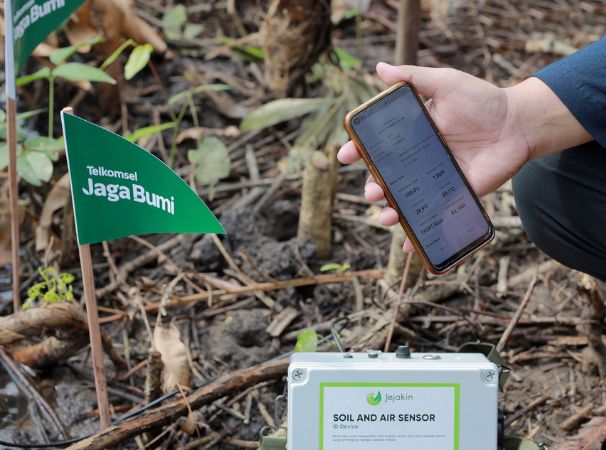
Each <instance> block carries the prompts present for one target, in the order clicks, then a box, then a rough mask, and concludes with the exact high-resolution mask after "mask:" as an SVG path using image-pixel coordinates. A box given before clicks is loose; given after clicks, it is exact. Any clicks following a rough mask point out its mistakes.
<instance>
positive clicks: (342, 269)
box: [320, 263, 351, 272]
mask: <svg viewBox="0 0 606 450" xmlns="http://www.w3.org/2000/svg"><path fill="white" fill-rule="evenodd" d="M349 269H351V265H350V264H349V263H345V264H339V263H328V264H324V265H323V266H322V267H320V272H330V271H331V270H337V271H339V272H345V271H347V270H349Z"/></svg>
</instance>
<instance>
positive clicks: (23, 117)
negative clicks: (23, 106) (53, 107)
mask: <svg viewBox="0 0 606 450" xmlns="http://www.w3.org/2000/svg"><path fill="white" fill-rule="evenodd" d="M43 112H46V109H44V108H40V109H34V110H32V111H25V112H22V113H20V114H17V120H18V121H22V120H27V119H31V118H32V117H35V116H37V115H38V114H42V113H43Z"/></svg>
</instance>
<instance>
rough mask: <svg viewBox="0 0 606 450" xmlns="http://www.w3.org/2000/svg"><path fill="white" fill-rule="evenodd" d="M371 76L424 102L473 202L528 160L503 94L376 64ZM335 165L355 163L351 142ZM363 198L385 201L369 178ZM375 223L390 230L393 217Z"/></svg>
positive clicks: (446, 76)
mask: <svg viewBox="0 0 606 450" xmlns="http://www.w3.org/2000/svg"><path fill="white" fill-rule="evenodd" d="M377 73H378V74H379V76H380V77H381V79H382V80H383V81H384V82H385V83H387V84H388V85H393V84H395V83H397V82H399V81H405V82H407V83H410V84H412V85H413V86H414V87H415V88H416V90H417V91H418V92H419V94H421V95H424V96H427V97H429V98H430V100H429V101H428V102H427V103H426V107H427V110H428V111H429V114H430V115H431V118H432V119H433V121H434V122H435V124H436V127H437V128H438V130H439V131H440V133H441V134H442V136H443V137H444V139H445V141H446V143H447V145H448V147H449V148H450V150H451V151H452V154H453V155H454V157H455V158H456V160H457V162H458V164H459V166H460V167H461V170H462V171H463V173H464V174H465V176H466V178H467V180H468V181H469V183H470V185H471V187H472V188H473V190H474V191H475V192H476V193H477V194H478V195H479V196H482V195H485V194H487V193H488V192H491V191H493V190H494V189H496V188H497V187H499V186H500V185H501V184H503V183H504V182H505V181H507V180H508V179H510V178H511V177H512V176H513V175H515V173H516V172H518V171H519V170H520V169H521V168H522V166H523V165H524V164H525V163H526V162H527V161H528V160H529V159H530V156H531V150H530V146H529V144H528V141H527V139H526V136H525V135H524V133H523V131H522V127H521V126H520V124H519V123H518V120H517V119H516V117H515V115H514V114H513V109H514V108H513V105H512V99H511V96H510V95H509V92H508V89H502V88H498V87H496V86H494V85H492V84H490V83H488V82H486V81H483V80H481V79H479V78H476V77H474V76H472V75H469V74H466V73H464V72H460V71H458V70H454V69H435V68H428V67H418V66H399V67H396V66H391V65H388V64H385V63H379V64H378V65H377ZM338 159H339V161H340V162H341V163H343V164H351V163H353V162H356V161H358V160H359V159H360V154H359V153H358V150H357V149H356V147H355V145H354V144H353V142H351V141H349V142H348V143H347V144H345V145H344V146H343V147H342V148H341V149H340V150H339V153H338ZM364 196H365V197H366V199H367V200H370V201H373V202H378V201H381V200H382V199H384V198H385V196H384V193H383V189H382V188H381V187H380V186H379V185H378V184H377V183H376V182H375V181H374V179H373V178H372V176H371V177H369V178H368V181H367V182H366V186H365V188H364ZM379 222H380V223H381V224H383V225H386V226H390V225H394V224H396V223H398V214H397V213H396V211H395V210H394V209H393V208H391V207H389V206H386V207H385V208H383V210H382V211H381V214H380V216H379ZM404 250H405V251H412V250H413V247H412V244H411V243H410V241H408V240H407V241H406V243H405V244H404Z"/></svg>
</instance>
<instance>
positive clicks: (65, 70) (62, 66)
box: [17, 36, 116, 138]
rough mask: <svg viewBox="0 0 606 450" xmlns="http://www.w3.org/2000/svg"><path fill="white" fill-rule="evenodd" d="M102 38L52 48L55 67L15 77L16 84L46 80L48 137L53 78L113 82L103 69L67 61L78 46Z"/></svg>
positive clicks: (98, 41) (52, 110) (53, 102)
mask: <svg viewBox="0 0 606 450" xmlns="http://www.w3.org/2000/svg"><path fill="white" fill-rule="evenodd" d="M103 40H104V38H103V37H101V36H95V37H93V38H91V39H87V40H85V41H82V42H80V43H78V44H76V45H71V46H69V47H64V48H59V49H57V50H54V51H53V52H52V53H51V54H50V57H49V59H50V62H51V63H53V64H54V66H55V67H53V68H50V67H43V68H42V69H40V70H38V71H37V72H35V73H33V74H31V75H24V76H22V77H19V78H17V86H18V87H20V86H25V85H27V84H29V83H33V82H34V81H37V80H48V85H49V90H48V137H49V138H52V137H53V135H54V133H53V131H54V121H55V115H54V112H55V79H56V78H63V79H64V80H67V81H73V82H79V81H88V82H91V83H109V84H115V83H116V80H114V79H113V78H112V77H110V76H109V75H108V74H107V73H105V72H104V71H103V70H101V69H99V68H97V67H93V66H90V65H88V64H82V63H78V62H67V60H68V59H69V58H71V57H72V56H73V55H74V54H75V53H76V52H77V51H78V49H79V48H81V47H84V46H88V45H94V44H98V43H100V42H103Z"/></svg>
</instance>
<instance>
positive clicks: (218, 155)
mask: <svg viewBox="0 0 606 450" xmlns="http://www.w3.org/2000/svg"><path fill="white" fill-rule="evenodd" d="M187 159H188V160H189V162H190V163H192V164H193V165H194V168H195V172H194V174H195V176H196V180H198V181H199V182H200V183H202V184H204V185H213V184H215V183H216V182H217V181H219V180H220V179H222V178H225V177H226V176H228V175H229V171H230V168H231V163H230V160H229V152H228V151H227V148H226V147H225V144H223V142H221V141H220V140H219V139H217V138H216V137H207V138H205V139H204V140H203V141H202V142H201V143H200V145H198V148H196V149H195V150H190V151H188V152H187Z"/></svg>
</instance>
